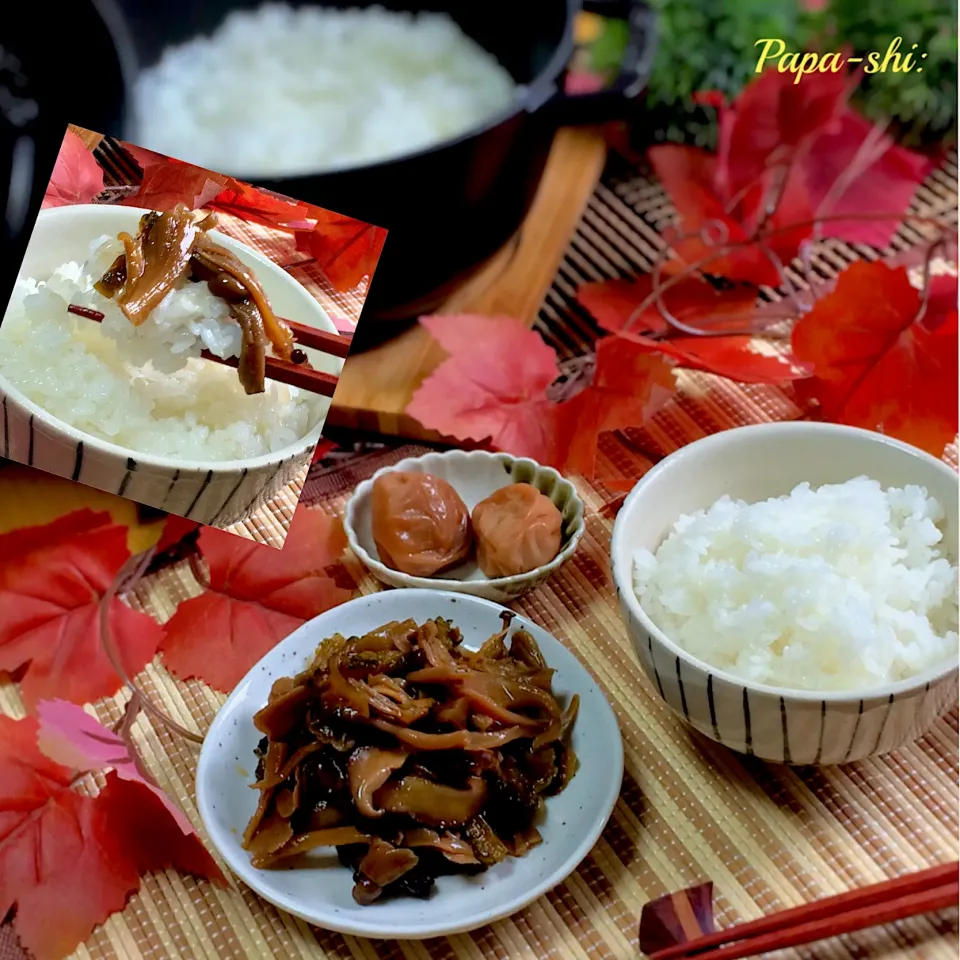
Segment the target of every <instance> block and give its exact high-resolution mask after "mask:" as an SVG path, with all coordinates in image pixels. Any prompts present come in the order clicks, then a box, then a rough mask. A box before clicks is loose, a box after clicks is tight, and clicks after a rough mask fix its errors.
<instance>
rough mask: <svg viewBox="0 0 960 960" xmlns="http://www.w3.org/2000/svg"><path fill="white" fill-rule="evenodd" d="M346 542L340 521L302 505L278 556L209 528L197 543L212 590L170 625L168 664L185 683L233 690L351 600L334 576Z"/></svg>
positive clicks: (166, 631)
mask: <svg viewBox="0 0 960 960" xmlns="http://www.w3.org/2000/svg"><path fill="white" fill-rule="evenodd" d="M346 542H347V541H346V536H345V534H344V532H343V527H342V526H341V524H340V522H339V521H335V520H333V519H331V518H330V517H329V516H328V515H327V514H325V513H324V512H323V511H322V510H308V509H306V508H303V507H301V508H299V509H298V510H297V512H296V514H295V515H294V518H293V523H292V524H291V525H290V532H289V533H288V535H287V540H286V543H284V545H283V550H281V551H280V552H279V553H278V552H277V551H276V550H274V549H273V548H272V547H266V546H264V545H262V544H257V543H252V542H250V541H249V540H244V539H243V538H242V537H237V536H235V535H234V534H232V533H225V532H224V531H223V530H216V529H214V528H212V527H204V528H203V529H202V530H201V531H200V534H199V537H198V546H199V548H200V551H201V553H202V554H203V557H204V559H205V561H206V563H207V566H208V568H209V574H208V586H207V589H206V590H205V591H204V592H203V593H202V594H200V595H199V596H197V597H192V598H191V599H189V600H185V601H184V602H183V603H181V604H180V606H179V607H177V609H176V612H175V613H174V615H173V616H172V617H171V618H170V619H169V620H168V621H167V622H166V623H165V624H164V626H163V639H162V641H161V643H160V649H161V650H162V651H163V660H164V663H165V664H166V665H167V667H168V668H169V669H170V670H172V671H173V672H174V673H175V674H176V675H177V676H178V677H181V678H183V679H187V678H189V677H199V678H200V679H201V680H205V681H206V682H207V683H209V684H210V686H212V687H215V688H216V689H217V690H223V691H224V692H228V691H230V690H232V689H233V688H234V687H235V686H236V685H237V683H239V682H240V680H241V679H242V678H243V676H244V675H245V674H246V672H247V671H248V670H249V669H250V667H252V666H253V665H254V664H255V663H256V662H257V661H258V660H259V659H260V658H261V657H262V656H263V655H264V654H265V653H266V652H267V651H268V650H271V649H272V648H273V647H275V646H276V645H277V644H278V643H279V642H280V641H281V640H282V639H283V638H284V637H286V636H287V635H288V634H289V633H291V632H292V631H293V630H295V629H296V628H297V627H299V626H300V625H301V624H302V623H303V622H304V621H306V620H309V619H311V618H312V617H315V616H317V615H318V614H320V613H322V612H323V611H324V610H329V609H330V608H331V607H335V606H336V605H337V604H340V603H344V602H345V601H346V600H349V599H350V597H351V596H352V593H353V591H351V590H347V589H344V588H343V587H341V586H339V585H338V583H337V582H336V580H335V579H334V578H333V577H331V576H330V575H329V574H328V572H327V570H328V568H329V567H332V566H334V565H335V564H336V563H337V562H338V560H339V559H340V555H341V554H342V553H343V550H344V548H345V547H346Z"/></svg>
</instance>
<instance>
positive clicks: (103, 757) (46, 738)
mask: <svg viewBox="0 0 960 960" xmlns="http://www.w3.org/2000/svg"><path fill="white" fill-rule="evenodd" d="M37 718H38V720H39V721H40V729H39V732H38V734H37V745H38V746H39V747H40V750H41V752H42V753H44V754H46V756H48V757H49V758H50V759H51V760H53V761H54V762H56V763H59V764H62V765H63V766H65V767H68V768H70V769H71V770H74V771H76V772H78V773H89V772H91V771H94V770H105V769H107V768H111V769H113V770H114V771H116V774H117V776H118V777H119V778H120V779H121V780H129V781H131V782H132V783H139V784H142V785H143V786H144V787H146V788H147V789H148V790H150V791H151V792H152V793H154V794H155V795H156V796H157V798H158V799H159V800H160V803H161V804H163V806H164V807H165V808H166V811H167V813H168V814H169V815H170V816H171V817H173V820H174V822H175V823H176V824H177V826H178V827H179V828H180V830H181V831H182V832H183V834H184V835H185V836H195V835H196V831H195V830H194V829H193V825H192V824H191V823H190V821H189V820H188V819H187V818H186V816H185V815H184V813H183V811H182V810H181V809H180V808H179V807H178V806H177V805H176V804H175V803H174V802H173V801H172V800H171V799H170V798H169V797H168V796H167V795H166V794H165V793H164V792H163V791H162V790H161V789H160V788H159V787H158V786H157V785H156V784H155V783H154V782H153V780H152V779H151V778H150V776H149V774H148V773H147V771H146V770H145V769H144V768H143V766H142V763H141V761H140V758H139V757H138V756H137V755H136V754H135V753H134V752H133V751H131V749H130V746H129V745H128V744H127V743H125V742H124V741H123V740H122V739H121V738H120V737H119V736H117V734H116V733H114V732H113V731H112V730H108V729H107V728H106V727H105V726H104V725H103V724H102V723H100V721H99V720H97V719H96V718H95V717H91V716H90V714H89V713H87V712H86V711H85V710H84V709H83V707H79V706H77V705H76V704H73V703H68V702H67V701H66V700H41V701H40V702H39V703H38V704H37Z"/></svg>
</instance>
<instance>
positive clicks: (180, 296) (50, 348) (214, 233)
mask: <svg viewBox="0 0 960 960" xmlns="http://www.w3.org/2000/svg"><path fill="white" fill-rule="evenodd" d="M385 239H386V231H385V230H383V229H381V228H379V227H376V226H374V225H371V224H366V223H362V222H360V221H357V220H353V219H351V218H349V217H344V216H341V215H339V214H336V213H332V212H330V211H328V210H324V209H322V208H320V207H316V206H313V205H311V204H306V203H301V202H299V201H297V200H293V199H291V198H288V197H284V196H281V195H279V194H275V193H272V192H268V191H265V190H260V189H257V188H256V187H254V186H252V185H250V184H248V183H244V182H242V181H238V180H236V179H234V178H232V177H229V176H225V175H221V174H218V173H215V172H212V171H208V170H204V169H202V168H200V167H196V166H193V165H191V164H187V163H183V162H181V161H178V160H174V159H172V158H168V157H164V156H162V155H160V154H156V153H153V152H151V151H146V150H142V149H140V148H138V147H136V146H134V145H132V144H127V143H124V142H121V141H118V140H115V139H113V138H109V137H104V136H102V135H100V134H98V133H94V132H92V131H88V130H84V129H82V128H79V127H74V126H70V127H68V128H67V130H66V133H65V135H64V140H63V144H62V146H61V149H60V153H59V156H58V158H57V161H56V165H55V166H54V169H53V173H52V175H51V179H50V183H49V186H48V189H47V192H46V195H45V199H44V203H43V208H42V209H41V211H40V214H39V216H38V218H37V222H36V224H35V226H34V229H33V233H32V235H31V238H30V242H29V245H28V247H27V251H26V255H25V257H24V259H23V263H22V265H21V268H20V271H19V275H18V278H17V281H16V283H15V286H14V289H13V292H12V295H11V297H10V301H9V304H8V305H7V308H6V312H5V313H4V316H3V320H2V323H0V403H2V418H0V456H3V457H5V458H7V459H9V460H13V461H17V462H19V463H23V464H27V465H29V466H32V467H36V468H38V469H41V470H45V471H47V472H49V473H52V474H56V475H57V476H61V477H67V478H70V479H72V480H75V481H78V482H80V483H84V484H88V485H89V486H92V487H96V488H97V489H99V490H104V491H106V492H108V493H114V494H119V495H121V496H123V497H126V498H128V499H131V500H134V501H136V502H138V503H141V504H143V505H145V506H147V507H152V508H154V509H157V510H162V511H165V512H167V513H173V514H178V515H180V516H183V517H186V518H188V519H190V520H195V521H197V522H199V523H202V524H207V525H211V526H215V527H219V528H222V529H226V530H229V531H230V532H233V533H236V534H238V535H240V536H243V537H247V538H249V539H252V540H256V541H259V542H261V543H265V544H269V545H271V546H274V547H278V548H279V547H282V546H283V542H284V540H285V539H286V534H287V530H288V529H289V525H290V522H291V520H292V517H293V512H294V509H295V508H296V505H297V502H298V500H299V496H300V492H301V489H302V486H303V481H304V479H305V477H306V474H307V471H308V469H309V466H310V462H311V459H312V457H313V453H314V449H315V448H316V445H317V443H318V441H319V439H320V436H321V431H322V429H323V425H324V420H325V418H326V415H327V411H328V409H329V407H330V400H331V398H332V396H333V394H334V391H335V389H336V385H337V381H338V378H339V374H340V371H341V369H342V366H343V362H344V359H345V358H346V356H347V353H348V351H349V349H350V344H351V340H352V335H353V331H354V329H355V328H356V325H357V322H358V320H359V316H360V310H361V308H362V306H363V302H364V299H365V297H366V294H367V291H368V290H369V287H370V282H371V280H372V279H373V274H374V270H375V268H376V265H377V260H378V258H379V256H380V252H381V250H382V248H383V244H384V241H385Z"/></svg>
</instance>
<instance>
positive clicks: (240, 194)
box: [206, 177, 316, 229]
mask: <svg viewBox="0 0 960 960" xmlns="http://www.w3.org/2000/svg"><path fill="white" fill-rule="evenodd" d="M224 179H225V181H226V185H225V189H223V190H222V191H221V192H220V193H218V194H216V196H214V197H211V198H210V200H209V202H208V203H207V204H206V205H207V206H208V207H209V208H210V209H211V210H222V211H223V212H224V213H228V214H230V215H231V216H233V217H237V218H239V219H240V220H246V221H247V222H248V223H261V224H263V225H264V226H265V227H275V228H276V227H279V228H283V227H287V229H289V228H290V225H291V224H294V223H297V222H299V221H302V220H304V219H306V218H307V217H309V216H310V215H311V213H312V212H313V210H314V209H316V208H313V207H309V206H307V204H304V203H298V202H297V201H296V200H289V199H287V198H285V197H280V196H278V195H276V194H272V193H267V192H266V191H264V190H258V189H257V188H256V187H254V186H252V185H251V184H249V183H244V182H243V181H241V180H234V179H233V178H232V177H226V178H224Z"/></svg>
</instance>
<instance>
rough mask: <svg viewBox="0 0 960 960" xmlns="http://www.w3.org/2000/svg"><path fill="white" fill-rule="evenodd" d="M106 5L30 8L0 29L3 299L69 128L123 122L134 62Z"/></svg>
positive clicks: (87, 1) (94, 0) (92, 1)
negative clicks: (127, 89) (75, 125)
mask: <svg viewBox="0 0 960 960" xmlns="http://www.w3.org/2000/svg"><path fill="white" fill-rule="evenodd" d="M124 30H125V27H124V22H123V18H122V17H121V16H120V15H119V11H118V9H117V8H116V7H115V6H113V5H112V4H111V2H110V0H71V2H70V3H68V4H62V5H61V6H60V7H58V8H57V10H56V11H55V12H52V11H51V10H50V9H49V8H47V7H45V6H44V5H43V4H37V3H27V4H22V5H21V6H19V7H18V9H17V16H16V17H5V18H4V22H3V25H2V26H0V298H2V299H3V301H4V305H5V302H6V296H7V294H8V293H9V290H10V287H11V286H12V285H13V281H14V279H15V277H16V274H17V270H18V269H19V267H20V262H21V260H22V259H23V254H24V251H25V249H26V245H27V240H28V238H29V236H30V231H31V230H32V228H33V222H34V220H35V219H36V216H37V213H38V211H39V209H40V203H41V201H42V200H43V194H44V192H45V191H46V187H47V181H48V180H49V179H50V173H51V171H52V169H53V163H54V161H55V159H56V156H57V152H58V150H59V148H60V143H61V141H62V140H63V134H64V131H65V130H66V125H67V123H68V122H69V123H75V124H78V125H80V126H84V127H88V128H89V129H92V130H103V129H104V128H106V127H108V126H115V125H117V124H118V123H121V122H122V117H123V110H124V89H125V86H126V84H125V82H124V78H125V77H126V78H132V77H133V75H134V70H135V65H136V61H135V59H134V57H133V46H132V41H131V40H130V39H129V38H128V37H126V36H125V34H124Z"/></svg>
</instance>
